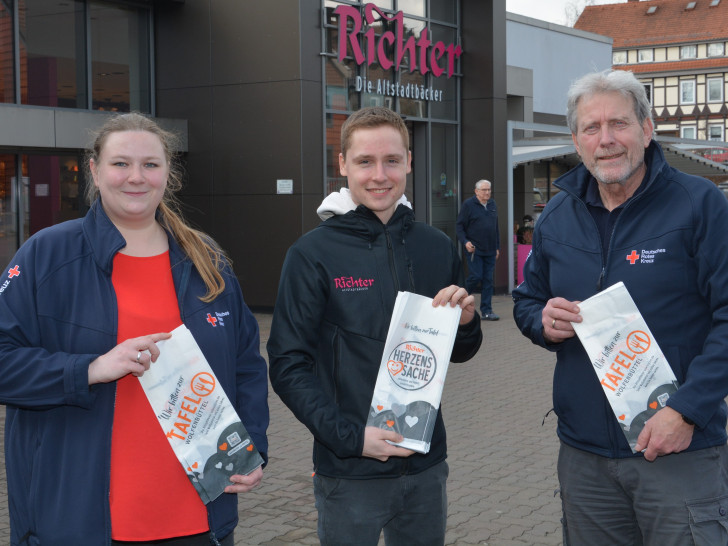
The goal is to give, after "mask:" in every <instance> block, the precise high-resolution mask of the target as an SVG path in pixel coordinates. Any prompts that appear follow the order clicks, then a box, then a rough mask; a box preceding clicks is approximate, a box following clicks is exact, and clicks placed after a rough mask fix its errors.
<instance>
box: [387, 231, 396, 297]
mask: <svg viewBox="0 0 728 546" xmlns="http://www.w3.org/2000/svg"><path fill="white" fill-rule="evenodd" d="M384 235H385V237H386V239H387V256H388V258H389V272H390V273H391V274H392V280H393V281H394V288H395V291H396V292H399V277H397V269H396V268H395V265H394V247H393V245H392V236H391V234H390V233H389V230H388V229H387V226H384Z"/></svg>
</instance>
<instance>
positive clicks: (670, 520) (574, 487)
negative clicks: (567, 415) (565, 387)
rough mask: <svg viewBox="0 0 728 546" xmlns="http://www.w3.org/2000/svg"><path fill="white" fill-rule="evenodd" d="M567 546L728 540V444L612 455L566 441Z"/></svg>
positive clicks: (697, 545)
mask: <svg viewBox="0 0 728 546" xmlns="http://www.w3.org/2000/svg"><path fill="white" fill-rule="evenodd" d="M558 474H559V483H560V486H561V500H562V503H563V509H564V536H565V540H564V544H565V545H568V546H587V545H588V546H601V545H604V546H642V545H644V546H725V545H728V447H726V446H725V445H724V446H720V447H711V448H707V449H701V450H698V451H691V452H687V453H685V452H683V453H673V454H671V455H667V456H664V457H658V458H657V459H656V460H655V461H654V462H649V461H647V460H646V459H645V458H644V457H634V458H632V457H630V458H626V459H610V458H607V457H600V456H599V455H594V454H593V453H588V452H586V451H582V450H580V449H575V448H573V447H570V446H568V445H566V444H564V443H563V442H562V443H561V449H560V451H559V462H558Z"/></svg>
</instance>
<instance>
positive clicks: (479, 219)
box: [455, 196, 500, 256]
mask: <svg viewBox="0 0 728 546" xmlns="http://www.w3.org/2000/svg"><path fill="white" fill-rule="evenodd" d="M455 230H456V232H457V236H458V240H459V241H460V242H461V243H462V244H465V243H467V242H468V241H470V242H471V243H473V244H474V245H475V253H476V254H478V255H480V256H494V255H495V253H496V250H500V232H499V231H498V207H497V206H496V204H495V201H494V200H493V199H489V200H488V202H487V203H486V204H485V206H483V204H482V203H481V202H480V201H478V198H477V197H476V196H473V197H471V198H470V199H468V200H466V201H465V202H464V203H463V205H462V207H461V208H460V213H459V214H458V219H457V221H456V223H455Z"/></svg>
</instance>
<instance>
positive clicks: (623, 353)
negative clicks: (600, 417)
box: [571, 282, 679, 452]
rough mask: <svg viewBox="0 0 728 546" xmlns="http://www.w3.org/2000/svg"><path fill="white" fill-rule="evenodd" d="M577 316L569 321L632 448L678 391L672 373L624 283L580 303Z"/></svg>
mask: <svg viewBox="0 0 728 546" xmlns="http://www.w3.org/2000/svg"><path fill="white" fill-rule="evenodd" d="M579 314H580V315H581V317H582V319H583V320H582V322H572V323H571V324H572V325H573V326H574V330H575V331H576V334H577V336H579V340H580V341H581V344H582V345H583V346H584V349H585V350H586V352H587V354H588V355H589V358H590V359H591V361H592V366H593V367H594V371H595V372H596V374H597V379H598V380H599V383H600V384H601V385H602V389H603V390H604V393H605V394H606V395H607V400H609V404H610V405H611V407H612V410H613V411H614V415H615V416H616V418H617V421H618V422H619V425H620V427H621V428H622V431H623V432H624V435H625V437H626V438H627V443H629V446H630V447H631V448H632V451H633V452H634V451H635V449H634V448H635V445H636V444H637V437H638V436H639V434H640V432H642V429H643V428H644V426H645V423H646V422H647V420H648V419H649V418H650V417H652V416H653V415H654V414H655V413H657V412H658V411H659V410H661V409H662V408H664V407H665V405H666V404H667V400H668V399H669V398H670V395H671V394H672V393H674V392H675V391H676V390H677V388H678V386H679V385H678V382H677V380H676V378H675V374H674V373H673V371H672V368H670V365H669V364H668V362H667V360H666V359H665V356H664V355H663V354H662V351H661V350H660V347H659V346H658V345H657V341H656V340H655V336H653V335H652V332H650V329H649V328H648V327H647V323H646V322H645V321H644V319H643V318H642V315H641V314H640V312H639V309H637V305H635V303H634V300H633V299H632V296H630V294H629V291H628V290H627V287H626V286H624V283H622V282H619V283H617V284H615V285H612V286H610V287H609V288H607V289H606V290H603V291H602V292H599V293H598V294H595V295H594V296H592V297H591V298H589V299H587V300H584V301H582V302H581V303H579Z"/></svg>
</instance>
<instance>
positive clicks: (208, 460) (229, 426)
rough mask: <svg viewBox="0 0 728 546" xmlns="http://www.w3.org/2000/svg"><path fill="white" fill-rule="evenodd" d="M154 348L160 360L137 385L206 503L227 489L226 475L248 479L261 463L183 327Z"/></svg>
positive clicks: (206, 364) (234, 413)
mask: <svg viewBox="0 0 728 546" xmlns="http://www.w3.org/2000/svg"><path fill="white" fill-rule="evenodd" d="M157 346H158V347H159V351H160V355H159V358H158V359H157V361H156V362H155V363H154V364H152V366H151V367H150V368H149V370H148V371H146V372H145V373H144V375H143V376H141V377H140V378H139V382H140V383H141V385H142V388H143V389H144V393H145V394H146V395H147V399H148V400H149V404H150V405H151V406H152V409H153V410H154V413H155V415H156V416H157V419H158V421H159V425H160V426H161V427H162V431H163V432H164V435H165V436H166V437H167V439H168V440H169V444H170V445H171V446H172V449H173V450H174V453H175V455H177V459H179V462H180V464H181V465H182V467H183V468H184V469H185V472H186V473H187V477H188V478H189V479H190V481H191V482H192V485H194V487H195V489H196V490H197V493H198V494H199V495H200V498H201V499H202V502H204V503H205V504H207V503H209V502H210V501H213V500H215V499H216V498H217V497H218V496H220V495H221V494H222V493H223V490H224V489H225V487H226V486H228V485H230V476H232V475H233V474H249V473H250V472H252V471H253V470H255V469H256V468H258V467H259V466H260V465H261V464H262V463H263V459H262V457H261V456H260V454H259V453H258V451H257V450H256V449H255V447H254V446H253V443H252V441H251V439H250V435H249V434H248V432H247V431H246V430H245V427H244V426H243V423H242V422H241V421H240V418H239V417H238V415H237V413H236V412H235V408H233V406H232V404H231V403H230V400H229V399H228V397H227V395H226V394H225V391H224V390H223V389H222V387H221V386H220V383H219V382H218V380H217V377H215V374H214V373H213V371H212V369H211V368H210V365H209V363H208V362H207V360H206V359H205V356H204V355H203V354H202V351H201V350H200V347H199V346H198V345H197V342H196V341H195V339H194V338H193V337H192V334H191V333H190V331H189V330H188V329H187V327H186V326H185V325H184V324H183V325H181V326H179V327H178V328H176V329H175V330H174V331H172V337H171V338H169V339H166V340H163V341H158V342H157Z"/></svg>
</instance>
